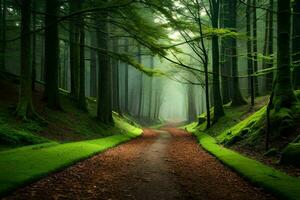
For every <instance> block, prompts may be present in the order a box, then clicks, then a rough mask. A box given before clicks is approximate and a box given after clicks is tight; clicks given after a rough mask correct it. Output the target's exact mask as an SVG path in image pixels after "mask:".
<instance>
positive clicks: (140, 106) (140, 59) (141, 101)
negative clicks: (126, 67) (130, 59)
mask: <svg viewBox="0 0 300 200" xmlns="http://www.w3.org/2000/svg"><path fill="white" fill-rule="evenodd" d="M138 62H139V63H142V51H141V45H138ZM139 73H140V75H139V84H140V87H139V107H138V117H141V116H142V114H143V75H144V74H143V73H142V72H139Z"/></svg>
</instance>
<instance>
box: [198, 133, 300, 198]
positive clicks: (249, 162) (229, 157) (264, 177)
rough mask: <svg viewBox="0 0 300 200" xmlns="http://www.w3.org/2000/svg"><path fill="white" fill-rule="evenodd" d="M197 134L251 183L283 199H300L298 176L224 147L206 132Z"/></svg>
mask: <svg viewBox="0 0 300 200" xmlns="http://www.w3.org/2000/svg"><path fill="white" fill-rule="evenodd" d="M196 136H197V138H198V140H199V143H200V144H201V146H202V147H203V148H204V149H205V150H207V151H208V152H210V153H211V154H212V155H214V156H216V157H217V158H218V159H219V160H220V161H221V162H222V163H224V164H225V165H227V166H228V167H230V168H232V169H233V170H234V171H236V172H238V173H239V174H240V175H241V176H242V177H244V178H245V179H247V180H248V181H250V182H251V183H253V184H255V185H257V186H259V187H263V188H265V189H266V190H268V191H270V192H271V193H273V194H275V195H276V196H278V197H279V198H282V199H286V200H298V199H300V190H299V188H300V180H299V179H298V178H295V177H291V176H288V175H286V174H284V173H282V172H279V171H277V170H275V169H273V168H271V167H268V166H266V165H264V164H262V163H260V162H258V161H255V160H253V159H250V158H247V157H245V156H242V155H240V154H238V153H236V152H234V151H231V150H229V149H226V148H223V147H221V146H219V145H218V144H217V142H216V141H215V139H214V138H212V137H210V136H209V135H207V134H205V133H200V132H198V133H196ZM298 158H299V157H298Z"/></svg>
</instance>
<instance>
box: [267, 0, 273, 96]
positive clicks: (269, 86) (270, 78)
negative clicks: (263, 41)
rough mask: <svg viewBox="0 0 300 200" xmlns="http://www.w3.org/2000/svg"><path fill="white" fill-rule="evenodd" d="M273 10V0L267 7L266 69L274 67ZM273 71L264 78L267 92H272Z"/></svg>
mask: <svg viewBox="0 0 300 200" xmlns="http://www.w3.org/2000/svg"><path fill="white" fill-rule="evenodd" d="M273 9H274V0H270V5H269V10H270V12H269V26H268V27H269V31H268V33H269V36H268V39H269V42H268V50H267V52H268V55H269V56H270V57H271V60H270V61H269V62H268V63H267V68H273V66H274V55H273V54H274V42H273V41H274V38H273V37H274V15H273ZM273 74H274V73H273V71H272V72H270V73H268V74H267V76H266V82H267V83H266V89H267V91H271V90H272V83H273V79H274V78H273V76H274V75H273Z"/></svg>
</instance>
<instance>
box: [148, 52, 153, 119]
mask: <svg viewBox="0 0 300 200" xmlns="http://www.w3.org/2000/svg"><path fill="white" fill-rule="evenodd" d="M150 67H151V69H154V57H153V56H151V58H150ZM152 90H153V77H150V83H149V110H148V117H149V119H151V112H152V98H153V91H152Z"/></svg>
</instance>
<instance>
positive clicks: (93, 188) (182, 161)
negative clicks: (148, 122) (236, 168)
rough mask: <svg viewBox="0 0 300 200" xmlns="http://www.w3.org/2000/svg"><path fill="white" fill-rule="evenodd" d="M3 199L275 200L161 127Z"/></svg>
mask: <svg viewBox="0 0 300 200" xmlns="http://www.w3.org/2000/svg"><path fill="white" fill-rule="evenodd" d="M74 153H76V152H74ZM41 164H42V163H41ZM5 199H7V200H8V199H24V200H31V199H36V200H48V199H52V200H58V199H72V200H74V199H105V200H108V199H121V200H123V199H124V200H127V199H128V200H131V199H137V200H144V199H145V200H148V199H149V200H150V199H151V200H152V199H153V200H164V199H166V200H168V199H189V200H192V199H200V200H241V199H242V200H273V199H275V198H274V197H272V196H271V195H269V194H267V193H265V192H264V191H263V190H262V189H260V188H256V187H254V186H252V185H250V184H249V183H247V182H246V181H245V180H243V179H242V178H241V177H240V176H238V175H237V174H236V173H234V172H232V171H231V170H230V169H228V168H227V167H225V166H224V165H222V164H221V163H220V162H219V161H217V160H216V159H215V158H214V157H213V156H211V155H209V154H208V153H207V152H205V151H204V150H203V149H201V148H200V147H199V145H198V144H197V142H196V139H195V138H194V137H193V136H192V135H190V134H188V133H186V132H185V131H183V130H179V129H176V128H164V129H162V130H152V129H144V134H143V136H142V137H140V138H138V139H135V140H132V141H130V142H128V143H125V144H122V145H120V146H118V147H116V148H113V149H110V150H108V151H106V152H104V153H102V154H99V155H97V156H94V157H92V158H90V159H87V160H85V161H82V162H80V163H78V164H76V165H74V166H71V167H69V168H67V169H65V170H63V171H61V172H58V173H55V174H52V175H50V176H49V177H47V178H44V179H42V180H40V181H38V182H36V183H34V184H31V185H28V186H27V187H25V188H21V189H19V190H18V191H16V192H15V193H13V194H11V195H10V196H8V197H6V198H5Z"/></svg>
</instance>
